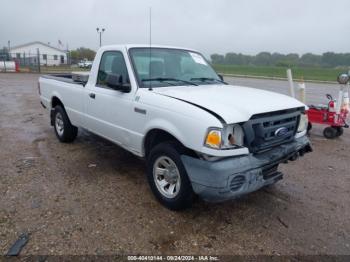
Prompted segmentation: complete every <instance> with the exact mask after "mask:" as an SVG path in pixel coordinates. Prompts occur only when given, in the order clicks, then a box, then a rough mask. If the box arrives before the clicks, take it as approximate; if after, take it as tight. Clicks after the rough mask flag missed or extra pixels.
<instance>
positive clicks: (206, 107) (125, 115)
mask: <svg viewBox="0 0 350 262" xmlns="http://www.w3.org/2000/svg"><path fill="white" fill-rule="evenodd" d="M39 93H40V99H41V104H42V105H43V107H44V108H48V109H49V110H50V112H51V114H50V115H51V125H53V126H54V129H55V133H56V135H57V138H58V139H59V140H60V141H61V142H72V141H73V140H74V139H75V138H76V136H77V133H78V127H82V128H85V129H87V130H89V131H91V132H93V133H95V134H97V135H99V136H101V137H104V138H106V139H108V140H110V141H112V142H114V143H116V144H117V145H119V146H121V147H123V148H125V149H126V150H128V151H130V152H132V153H133V154H135V155H137V156H139V157H143V158H145V159H146V161H147V178H148V182H149V184H150V187H151V189H152V191H153V193H154V195H155V196H156V198H157V199H158V200H159V201H160V202H161V203H162V204H163V205H165V206H166V207H168V208H170V209H172V210H178V209H182V208H186V207H188V206H190V205H191V203H192V200H193V195H194V194H197V195H199V196H200V197H202V198H203V199H204V200H207V201H212V202H218V201H224V200H228V199H234V198H237V197H239V196H242V195H244V194H247V193H250V192H253V191H256V190H258V189H260V188H262V187H264V186H267V185H271V184H273V183H275V182H277V181H278V180H280V179H282V176H283V174H282V173H280V172H279V171H278V169H277V168H278V165H279V164H280V163H286V162H288V160H296V159H297V157H298V156H303V155H304V154H305V153H307V152H311V151H312V148H311V145H310V142H309V140H308V138H307V136H306V131H307V130H306V129H307V123H308V120H307V116H306V114H305V105H304V104H302V103H300V102H299V101H297V100H295V99H293V98H291V97H288V96H285V95H281V94H277V93H272V92H267V91H263V90H259V89H253V88H248V87H242V86H231V85H228V84H227V83H225V82H224V81H223V80H222V77H221V76H220V75H218V74H216V73H215V71H214V70H213V69H212V67H211V66H210V65H209V63H208V62H207V61H206V59H205V58H204V57H203V56H202V55H201V54H200V53H199V52H197V51H194V50H190V49H183V48H175V47H163V46H152V47H151V48H150V47H148V46H140V45H126V46H105V47H102V48H101V49H100V50H99V51H98V52H97V55H96V58H95V61H94V62H93V65H92V68H91V72H90V73H89V74H87V75H76V74H73V75H71V74H69V75H47V76H42V77H40V79H39Z"/></svg>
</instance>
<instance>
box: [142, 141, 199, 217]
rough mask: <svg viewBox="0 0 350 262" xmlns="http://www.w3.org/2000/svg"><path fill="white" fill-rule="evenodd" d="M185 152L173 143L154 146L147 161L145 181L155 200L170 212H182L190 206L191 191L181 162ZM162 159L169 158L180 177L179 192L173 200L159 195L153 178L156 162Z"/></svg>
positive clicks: (191, 200) (159, 192)
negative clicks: (146, 180) (182, 154)
mask: <svg viewBox="0 0 350 262" xmlns="http://www.w3.org/2000/svg"><path fill="white" fill-rule="evenodd" d="M182 152H185V150H184V149H183V147H182V146H181V145H179V144H178V143H175V142H165V143H161V144H159V145H157V146H155V147H154V148H153V149H152V150H151V152H150V154H149V157H148V159H147V179H148V183H149V185H150V187H151V190H152V192H153V194H154V195H155V197H156V198H157V200H158V201H159V202H160V203H161V204H162V205H164V206H165V207H166V208H168V209H170V210H183V209H186V208H189V207H191V206H192V203H193V197H194V194H193V190H192V186H191V182H190V180H189V178H188V175H187V172H186V170H185V167H184V165H183V163H182V160H181V153H182ZM162 157H166V158H170V159H171V160H172V161H173V163H175V165H176V167H177V169H178V171H179V172H178V173H179V175H180V181H181V182H180V190H179V191H178V193H177V195H176V196H175V197H173V198H168V197H166V196H165V195H164V194H163V193H161V191H160V189H158V187H157V185H156V181H155V180H156V178H154V174H153V172H154V167H155V164H156V161H157V160H159V159H160V158H162Z"/></svg>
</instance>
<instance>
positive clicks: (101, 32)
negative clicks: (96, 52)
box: [96, 27, 106, 47]
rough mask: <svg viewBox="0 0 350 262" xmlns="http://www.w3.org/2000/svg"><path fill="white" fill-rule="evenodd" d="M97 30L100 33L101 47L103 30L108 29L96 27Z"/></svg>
mask: <svg viewBox="0 0 350 262" xmlns="http://www.w3.org/2000/svg"><path fill="white" fill-rule="evenodd" d="M96 31H97V33H98V34H99V35H100V47H101V46H102V34H103V32H104V31H106V29H104V28H102V29H101V30H100V28H98V27H97V28H96Z"/></svg>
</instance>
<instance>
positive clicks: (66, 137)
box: [53, 105, 78, 143]
mask: <svg viewBox="0 0 350 262" xmlns="http://www.w3.org/2000/svg"><path fill="white" fill-rule="evenodd" d="M59 120H62V122H63V126H62V127H63V129H59V128H60V127H59V124H57V121H59ZM53 123H54V125H53V126H54V128H55V134H56V136H57V138H58V140H59V141H60V142H62V143H71V142H73V141H74V139H75V138H76V137H77V135H78V128H77V127H76V126H73V125H72V124H71V122H70V120H69V118H68V115H67V113H66V111H65V110H64V108H63V107H62V106H60V105H58V106H56V107H55V109H54V114H53Z"/></svg>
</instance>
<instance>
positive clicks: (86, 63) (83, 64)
mask: <svg viewBox="0 0 350 262" xmlns="http://www.w3.org/2000/svg"><path fill="white" fill-rule="evenodd" d="M91 66H92V62H91V61H88V60H82V61H80V62H79V63H78V67H80V68H91Z"/></svg>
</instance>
